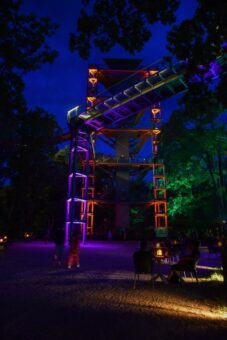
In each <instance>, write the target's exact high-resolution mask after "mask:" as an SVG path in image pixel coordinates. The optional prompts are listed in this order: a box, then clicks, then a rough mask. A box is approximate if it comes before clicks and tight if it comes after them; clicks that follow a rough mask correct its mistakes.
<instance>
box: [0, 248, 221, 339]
mask: <svg viewBox="0 0 227 340" xmlns="http://www.w3.org/2000/svg"><path fill="white" fill-rule="evenodd" d="M136 247H137V243H133V242H132V243H107V242H106V243H105V242H93V243H89V244H87V246H86V247H83V248H82V250H81V268H80V269H79V270H75V271H69V270H67V269H66V268H61V269H56V268H54V267H53V263H52V258H53V245H52V244H49V243H39V242H36V243H28V244H14V245H13V246H11V247H9V248H8V249H7V252H6V253H5V254H4V257H2V258H1V260H0V275H1V280H0V314H1V316H0V323H1V327H0V339H1V340H12V339H15V340H20V339H21V340H33V339H35V340H36V339H37V340H52V339H53V340H63V339H64V340H74V339H75V340H80V339H81V340H82V339H88V340H90V339H94V340H96V339H97V340H99V339H100V340H104V339H105V340H112V339H116V340H118V339H124V340H127V339H130V340H134V339H135V340H137V339H144V340H146V339H159V340H160V339H183V340H187V339H213V340H215V338H217V337H218V340H222V339H223V340H224V339H225V340H226V339H227V319H224V318H223V315H222V314H221V313H219V314H218V312H221V310H218V306H219V305H221V304H222V305H223V301H225V296H226V295H225V293H224V291H223V289H222V287H221V286H220V285H219V286H218V285H211V284H207V283H201V284H200V285H196V284H192V283H187V284H184V285H182V286H178V285H177V286H176V285H165V284H164V283H161V282H157V283H156V284H155V287H154V288H152V285H150V283H149V282H148V281H143V282H141V283H140V284H139V286H138V288H137V289H136V290H133V289H132V286H133V279H132V278H133V268H132V260H131V255H132V253H133V251H134V250H135V249H136ZM164 270H166V271H167V270H168V268H167V266H166V268H164Z"/></svg>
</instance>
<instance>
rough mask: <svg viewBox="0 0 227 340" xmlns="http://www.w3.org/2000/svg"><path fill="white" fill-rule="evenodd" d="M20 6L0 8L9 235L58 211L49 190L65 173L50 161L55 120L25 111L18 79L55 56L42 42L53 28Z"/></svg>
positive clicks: (1, 166) (0, 182)
mask: <svg viewBox="0 0 227 340" xmlns="http://www.w3.org/2000/svg"><path fill="white" fill-rule="evenodd" d="M21 4H22V1H20V0H3V1H1V4H0V17H1V30H0V76H1V77H0V96H1V100H0V130H1V138H0V193H1V194H0V195H1V217H0V228H7V229H8V231H9V229H10V233H11V235H14V236H15V235H18V234H20V233H21V232H22V231H23V230H26V229H32V228H33V230H34V229H36V230H37V232H38V233H41V230H42V229H44V228H46V225H47V219H48V214H49V215H51V214H53V211H55V212H56V211H57V210H59V207H58V208H57V207H56V206H55V207H53V205H52V207H51V209H52V210H51V209H49V208H50V202H51V196H53V194H52V192H53V191H54V190H55V189H54V188H56V187H57V186H58V185H59V183H61V179H60V175H59V172H61V176H62V177H63V178H64V171H65V168H64V166H59V162H57V161H56V160H55V153H56V151H57V148H56V146H55V145H54V143H53V140H54V136H55V135H56V134H59V131H60V128H59V126H58V124H57V122H56V119H55V117H54V116H53V115H50V114H49V113H47V112H45V111H44V110H42V109H41V108H36V109H33V110H30V109H29V108H28V106H27V103H26V101H25V98H24V88H25V84H24V80H23V76H24V75H25V74H27V73H28V72H31V71H34V70H37V69H39V68H40V67H41V66H42V65H43V64H44V63H52V62H53V61H54V59H55V57H56V56H57V52H56V51H54V50H53V49H52V48H50V47H49V46H48V43H47V39H48V38H49V37H51V36H52V35H53V34H54V33H55V30H56V28H57V26H56V24H53V23H51V21H50V19H49V18H37V17H36V16H35V15H34V14H28V15H25V14H23V13H21ZM62 167H63V168H64V170H63V168H62ZM61 169H62V170H61ZM57 174H58V176H57ZM64 179H65V178H64ZM64 188H65V183H64ZM59 190H61V191H63V187H61V189H59ZM63 196H64V194H63ZM57 197H58V200H59V197H62V192H61V194H60V196H57ZM48 209H49V210H48ZM63 209H64V208H63Z"/></svg>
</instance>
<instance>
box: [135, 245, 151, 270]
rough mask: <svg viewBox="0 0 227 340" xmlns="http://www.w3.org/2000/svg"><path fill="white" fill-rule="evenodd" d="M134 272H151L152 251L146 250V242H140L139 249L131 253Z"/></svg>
mask: <svg viewBox="0 0 227 340" xmlns="http://www.w3.org/2000/svg"><path fill="white" fill-rule="evenodd" d="M133 262H134V267H135V273H136V274H142V273H146V274H149V273H152V253H151V251H149V250H147V242H146V241H141V242H140V249H139V250H138V251H136V252H135V253H134V254H133Z"/></svg>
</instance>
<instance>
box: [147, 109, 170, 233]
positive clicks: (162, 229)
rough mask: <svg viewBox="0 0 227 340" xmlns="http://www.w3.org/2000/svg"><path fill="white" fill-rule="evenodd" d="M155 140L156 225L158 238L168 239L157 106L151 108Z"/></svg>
mask: <svg viewBox="0 0 227 340" xmlns="http://www.w3.org/2000/svg"><path fill="white" fill-rule="evenodd" d="M151 114H152V123H153V124H152V125H153V138H152V157H153V188H154V224H155V232H156V235H157V236H158V237H166V236H167V231H168V217H167V201H166V177H165V168H164V164H163V163H162V162H160V161H158V151H159V150H158V145H159V135H160V133H161V123H162V116H161V108H160V104H156V105H154V106H152V108H151Z"/></svg>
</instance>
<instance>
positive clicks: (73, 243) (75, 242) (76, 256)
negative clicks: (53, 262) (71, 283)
mask: <svg viewBox="0 0 227 340" xmlns="http://www.w3.org/2000/svg"><path fill="white" fill-rule="evenodd" d="M74 265H75V266H76V268H79V267H80V235H79V232H78V231H74V233H73V235H72V236H71V238H70V240H69V257H68V269H71V268H72V267H73V266H74Z"/></svg>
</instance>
